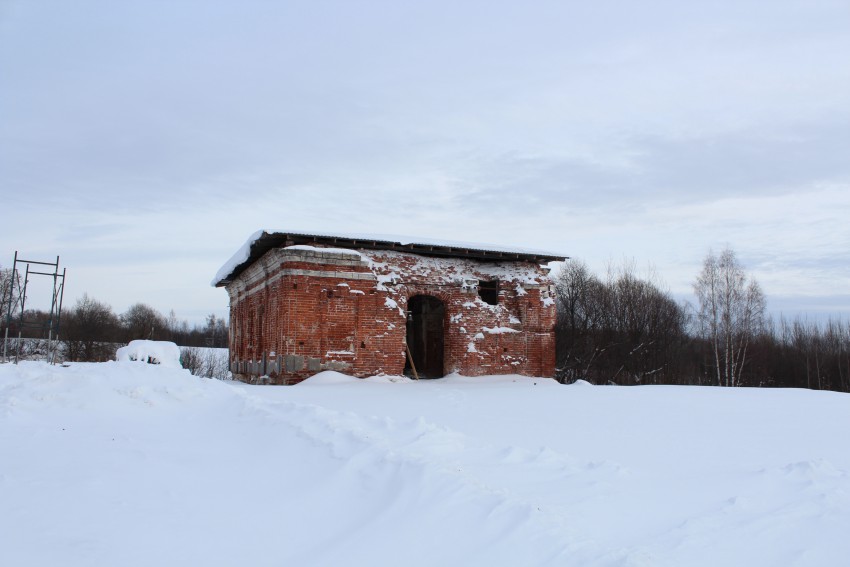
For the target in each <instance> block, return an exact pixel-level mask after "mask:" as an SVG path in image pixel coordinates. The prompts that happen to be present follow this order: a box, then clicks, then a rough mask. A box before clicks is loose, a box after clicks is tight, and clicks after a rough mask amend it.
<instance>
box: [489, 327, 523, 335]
mask: <svg viewBox="0 0 850 567" xmlns="http://www.w3.org/2000/svg"><path fill="white" fill-rule="evenodd" d="M484 332H485V333H489V334H491V335H501V334H503V333H519V331H517V330H516V329H511V328H510V327H492V328H491V327H484Z"/></svg>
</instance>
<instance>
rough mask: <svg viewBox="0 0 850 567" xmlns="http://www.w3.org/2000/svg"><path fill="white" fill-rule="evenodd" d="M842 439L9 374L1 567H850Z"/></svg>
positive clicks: (595, 416) (89, 368)
mask: <svg viewBox="0 0 850 567" xmlns="http://www.w3.org/2000/svg"><path fill="white" fill-rule="evenodd" d="M311 385H315V386H318V385H326V386H327V387H309V386H311ZM304 386H307V387H304ZM848 429H850V396H848V395H846V394H836V393H832V392H809V391H803V390H751V389H744V388H736V389H717V388H696V387H691V388H688V387H674V386H642V387H628V388H626V387H621V388H609V387H604V386H599V387H593V388H591V387H566V386H562V385H559V384H557V383H555V382H554V381H553V380H549V379H539V378H529V377H524V376H491V377H475V378H470V377H463V376H458V375H451V376H447V377H445V378H443V379H440V380H420V381H410V380H407V379H402V378H401V377H374V378H367V379H363V380H360V379H356V378H352V377H351V376H346V375H344V374H340V373H336V372H323V373H320V374H318V375H316V376H314V377H313V378H311V379H310V380H307V381H305V382H303V383H302V385H301V387H275V386H252V385H248V384H240V383H236V384H234V383H230V382H221V381H218V380H206V379H201V378H195V377H193V376H191V375H190V374H189V372H188V371H186V370H180V369H176V368H168V367H163V365H149V364H124V363H118V362H111V363H104V364H70V365H67V366H48V365H46V364H44V363H22V364H20V365H11V364H0V455H2V458H0V502H2V513H0V564H3V565H68V566H71V567H74V566H82V565H123V566H131V567H132V566H147V565H184V564H189V565H201V564H203V565H210V566H219V565H221V566H225V565H258V566H266V565H268V566H273V565H274V566H277V565H405V566H413V567H416V566H433V565H470V566H479V565H480V566H483V565H487V566H491V565H494V566H502V565H505V566H508V565H510V566H514V565H535V566H552V567H578V566H582V567H585V566H589V567H614V566H622V567H626V566H633V567H636V566H659V567H665V566H669V567H673V566H681V565H687V566H688V567H716V566H717V565H723V566H728V567H736V566H741V567H743V566H746V567H750V566H752V565H795V566H796V565H799V566H811V567H820V566H823V565H843V564H844V563H845V562H846V558H847V557H848V555H850V539H848V538H847V537H846V530H847V526H848V525H850V473H848V471H850V452H848V451H847V448H846V440H845V437H846V433H845V432H846V431H847V430H848Z"/></svg>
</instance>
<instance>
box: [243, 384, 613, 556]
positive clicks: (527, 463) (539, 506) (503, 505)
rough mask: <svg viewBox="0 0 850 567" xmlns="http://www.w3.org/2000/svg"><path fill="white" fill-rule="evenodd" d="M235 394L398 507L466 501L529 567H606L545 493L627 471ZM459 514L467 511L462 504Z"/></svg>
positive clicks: (413, 424) (580, 487)
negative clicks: (531, 561) (528, 553)
mask: <svg viewBox="0 0 850 567" xmlns="http://www.w3.org/2000/svg"><path fill="white" fill-rule="evenodd" d="M236 391H237V392H238V393H239V395H241V396H242V397H243V399H244V408H245V409H244V411H245V412H246V413H247V414H250V415H256V414H260V415H262V416H264V418H265V419H266V420H268V421H269V422H272V423H282V424H285V425H286V426H287V427H290V428H292V429H293V430H294V431H296V432H297V434H298V435H299V436H300V437H302V438H305V439H307V440H308V441H309V442H310V443H311V444H313V445H315V446H318V447H323V448H324V449H325V450H327V451H328V452H329V453H330V454H331V455H332V456H333V458H335V459H337V460H339V461H341V462H342V465H341V470H342V471H344V472H345V473H352V474H359V475H364V476H368V481H369V482H370V483H371V484H373V485H374V480H375V478H376V477H377V478H379V479H380V480H381V483H382V484H381V486H386V487H388V489H394V490H396V495H397V496H398V498H400V499H401V500H403V501H404V500H411V498H410V497H409V496H410V495H409V494H405V491H407V492H410V491H411V490H414V491H424V494H420V495H419V497H417V498H413V499H412V500H415V501H409V502H407V504H408V505H410V506H411V507H414V508H416V507H420V508H421V507H422V506H435V505H436V506H446V507H451V504H452V503H453V502H458V501H461V502H464V503H468V502H472V503H474V506H473V507H472V510H474V511H475V512H474V514H477V518H473V520H477V521H478V523H479V525H483V526H484V527H485V528H486V530H489V532H491V533H490V536H489V540H490V541H491V542H492V543H493V544H497V543H499V542H510V541H511V540H512V539H513V541H514V543H515V544H521V547H522V548H524V549H534V550H536V553H537V554H538V555H539V557H538V560H537V561H535V564H557V565H565V564H575V565H603V564H609V561H608V560H604V561H602V562H600V558H601V557H604V555H605V552H604V550H601V549H598V544H597V543H596V542H595V541H594V540H593V539H592V538H589V537H588V536H587V535H584V534H582V530H581V529H580V527H581V526H579V525H577V524H576V521H577V520H575V519H574V518H573V517H572V516H571V515H570V514H569V508H568V507H564V506H552V505H551V502H550V499H549V498H547V491H546V488H547V487H548V488H549V489H550V490H558V491H564V490H565V489H569V488H570V487H572V488H575V489H576V492H577V494H576V496H575V497H574V498H575V500H576V501H579V500H584V499H587V498H591V497H592V494H590V495H589V494H588V492H587V490H588V489H589V488H590V487H592V486H593V485H598V484H599V482H600V478H603V479H604V478H606V477H607V478H611V479H616V477H617V476H618V475H620V474H621V473H622V472H623V469H622V468H621V467H619V466H618V465H616V464H612V463H607V462H602V463H584V464H582V463H578V462H576V461H575V460H573V459H570V458H568V457H566V456H565V455H563V454H560V453H557V452H556V451H553V450H552V449H549V448H546V447H541V448H539V449H536V450H529V449H526V448H523V447H517V446H502V447H494V446H486V445H481V444H477V443H476V442H475V440H474V439H472V438H470V437H468V436H466V435H464V434H461V433H459V432H457V431H453V430H451V429H450V428H447V427H443V426H439V425H436V424H434V423H430V422H428V421H426V420H425V419H424V418H421V417H420V418H416V419H411V420H409V421H398V420H394V419H392V418H389V417H382V418H379V417H365V416H362V415H358V414H354V413H350V412H339V411H336V410H331V409H328V408H325V407H321V406H317V405H311V404H302V403H296V402H290V401H273V400H268V399H265V398H262V397H260V396H256V395H252V394H249V393H247V392H245V391H244V390H241V389H240V390H236ZM518 479H521V481H518ZM364 482H365V479H364ZM411 482H416V483H418V484H419V485H418V486H411V485H410V484H411ZM541 487H542V489H541ZM579 493H580V494H579ZM395 504H397V503H393V502H391V503H390V504H389V505H388V510H387V511H386V513H387V514H388V516H390V517H392V515H393V514H394V513H398V515H400V516H403V515H404V514H405V511H404V510H395V509H394V508H395ZM461 508H462V509H466V510H469V506H468V504H464V506H463V507H461ZM526 559H528V558H527V557H526Z"/></svg>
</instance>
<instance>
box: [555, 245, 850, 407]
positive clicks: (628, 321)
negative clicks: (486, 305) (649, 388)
mask: <svg viewBox="0 0 850 567" xmlns="http://www.w3.org/2000/svg"><path fill="white" fill-rule="evenodd" d="M554 281H555V291H556V299H557V302H558V320H557V324H556V337H557V339H556V341H557V342H556V344H557V347H556V349H557V364H556V378H558V380H560V381H561V382H566V383H569V382H574V381H576V380H580V379H581V380H586V381H588V382H591V383H594V384H621V385H628V384H695V385H718V386H771V387H803V388H814V389H825V390H837V391H842V392H850V323H845V322H842V321H835V320H828V321H826V322H825V323H812V322H807V321H806V320H804V319H800V318H798V319H795V320H793V321H788V320H786V319H784V318H782V319H780V320H779V321H773V320H771V319H770V318H769V317H768V316H767V315H766V300H765V296H764V293H763V292H762V290H761V288H760V286H759V285H758V282H756V281H755V280H754V279H753V278H751V277H749V276H748V275H747V274H746V272H745V271H744V269H743V267H742V266H741V264H740V262H739V261H738V259H737V257H736V255H735V253H734V252H733V251H732V250H729V249H726V250H723V251H722V252H721V253H720V254H717V255H715V254H713V253H710V254H709V255H708V256H707V257H706V258H705V260H704V262H703V268H702V271H701V272H700V273H699V274H698V275H697V277H696V278H695V281H694V293H695V296H696V298H697V304H696V305H689V304H686V303H679V302H676V301H675V300H674V299H673V298H672V297H671V296H670V294H669V293H668V292H666V291H665V290H664V289H663V288H662V286H661V285H660V284H659V283H658V281H657V279H656V278H655V277H654V276H652V275H649V276H647V277H640V276H638V275H637V274H636V273H635V270H634V267H633V266H631V265H628V264H627V265H625V266H623V267H620V268H612V269H609V271H608V274H607V275H606V277H605V278H599V277H597V276H596V275H594V274H592V273H591V272H590V271H589V270H588V268H587V266H586V265H585V264H584V263H582V262H580V261H575V260H573V261H569V262H567V263H566V264H565V265H564V267H563V269H562V270H561V271H560V273H558V274H556V275H555V276H554Z"/></svg>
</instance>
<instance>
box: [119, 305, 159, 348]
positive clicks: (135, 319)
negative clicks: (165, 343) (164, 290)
mask: <svg viewBox="0 0 850 567" xmlns="http://www.w3.org/2000/svg"><path fill="white" fill-rule="evenodd" d="M121 324H122V326H123V328H124V332H125V338H126V340H127V341H132V340H134V339H151V340H159V339H162V338H165V337H166V336H167V335H168V321H167V320H166V319H165V317H163V316H162V314H161V313H160V312H159V311H157V310H156V309H154V308H153V307H151V306H150V305H146V304H144V303H136V304H134V305H131V306H130V307H129V308H128V309H127V311H125V312H124V313H122V314H121Z"/></svg>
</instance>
